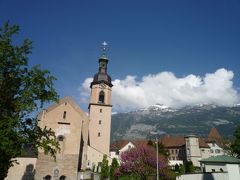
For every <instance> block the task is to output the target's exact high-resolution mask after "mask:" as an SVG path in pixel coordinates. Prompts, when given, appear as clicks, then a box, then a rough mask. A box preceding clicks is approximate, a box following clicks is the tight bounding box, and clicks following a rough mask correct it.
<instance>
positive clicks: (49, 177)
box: [44, 175, 52, 180]
mask: <svg viewBox="0 0 240 180" xmlns="http://www.w3.org/2000/svg"><path fill="white" fill-rule="evenodd" d="M51 178H52V177H51V176H50V175H46V176H45V177H44V180H51Z"/></svg>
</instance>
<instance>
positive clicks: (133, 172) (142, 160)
mask: <svg viewBox="0 0 240 180" xmlns="http://www.w3.org/2000/svg"><path fill="white" fill-rule="evenodd" d="M120 159H121V163H120V167H119V169H118V171H117V172H116V176H126V175H128V176H130V177H131V176H132V177H134V178H135V179H141V180H144V179H148V177H150V176H154V177H155V178H156V167H157V159H156V151H155V149H154V148H153V147H151V146H147V145H143V146H138V147H136V148H131V149H129V150H128V151H126V152H123V153H121V155H120ZM158 164H159V175H160V177H164V178H166V177H169V176H171V172H170V170H169V168H168V166H167V160H166V158H165V157H164V156H162V155H159V158H158Z"/></svg>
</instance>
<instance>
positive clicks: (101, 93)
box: [98, 91, 105, 103]
mask: <svg viewBox="0 0 240 180" xmlns="http://www.w3.org/2000/svg"><path fill="white" fill-rule="evenodd" d="M104 98H105V93H104V92H103V91H101V92H100V93H99V97H98V102H99V103H104Z"/></svg>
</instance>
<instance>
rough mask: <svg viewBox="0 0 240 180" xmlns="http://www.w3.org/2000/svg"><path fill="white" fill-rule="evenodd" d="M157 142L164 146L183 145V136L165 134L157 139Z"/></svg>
mask: <svg viewBox="0 0 240 180" xmlns="http://www.w3.org/2000/svg"><path fill="white" fill-rule="evenodd" d="M159 142H160V143H162V144H163V145H164V147H166V148H174V147H181V146H183V145H185V139H184V136H170V135H166V136H164V137H162V138H160V139H159Z"/></svg>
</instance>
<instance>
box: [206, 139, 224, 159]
mask: <svg viewBox="0 0 240 180" xmlns="http://www.w3.org/2000/svg"><path fill="white" fill-rule="evenodd" d="M208 146H209V147H210V156H220V155H224V151H223V149H222V148H221V147H220V146H218V145H217V144H216V143H215V142H212V143H208Z"/></svg>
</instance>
